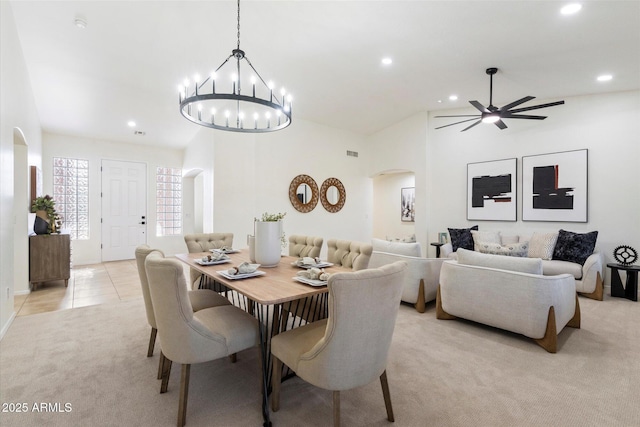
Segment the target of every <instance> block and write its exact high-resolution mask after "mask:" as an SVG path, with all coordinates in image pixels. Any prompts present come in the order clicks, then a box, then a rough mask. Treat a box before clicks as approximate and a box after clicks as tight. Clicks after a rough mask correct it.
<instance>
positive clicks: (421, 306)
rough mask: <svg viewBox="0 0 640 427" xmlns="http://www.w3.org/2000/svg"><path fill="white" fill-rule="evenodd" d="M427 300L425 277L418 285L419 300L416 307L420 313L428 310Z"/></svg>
mask: <svg viewBox="0 0 640 427" xmlns="http://www.w3.org/2000/svg"><path fill="white" fill-rule="evenodd" d="M426 304H427V303H426V301H425V296H424V279H420V284H419V285H418V301H416V304H415V305H414V307H415V308H416V311H417V312H418V313H424V312H425V311H426V309H427V308H426Z"/></svg>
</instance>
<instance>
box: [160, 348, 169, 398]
mask: <svg viewBox="0 0 640 427" xmlns="http://www.w3.org/2000/svg"><path fill="white" fill-rule="evenodd" d="M171 364H172V362H171V359H169V358H168V357H167V356H165V357H164V362H162V384H161V385H160V393H166V392H167V388H168V387H169V375H170V374H171Z"/></svg>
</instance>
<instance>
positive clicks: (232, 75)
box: [231, 73, 238, 83]
mask: <svg viewBox="0 0 640 427" xmlns="http://www.w3.org/2000/svg"><path fill="white" fill-rule="evenodd" d="M231 81H232V82H234V83H235V82H237V81H238V75H237V74H235V73H234V74H231Z"/></svg>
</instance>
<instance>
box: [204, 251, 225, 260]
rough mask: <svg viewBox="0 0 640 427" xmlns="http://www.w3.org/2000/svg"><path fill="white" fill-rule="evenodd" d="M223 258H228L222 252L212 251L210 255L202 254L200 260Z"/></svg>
mask: <svg viewBox="0 0 640 427" xmlns="http://www.w3.org/2000/svg"><path fill="white" fill-rule="evenodd" d="M223 259H229V257H228V256H227V255H226V254H224V253H220V252H212V253H211V255H206V256H203V257H202V262H211V261H222V260H223Z"/></svg>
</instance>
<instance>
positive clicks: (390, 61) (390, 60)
mask: <svg viewBox="0 0 640 427" xmlns="http://www.w3.org/2000/svg"><path fill="white" fill-rule="evenodd" d="M392 62H393V60H392V59H391V58H382V64H383V65H391V63H392Z"/></svg>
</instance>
